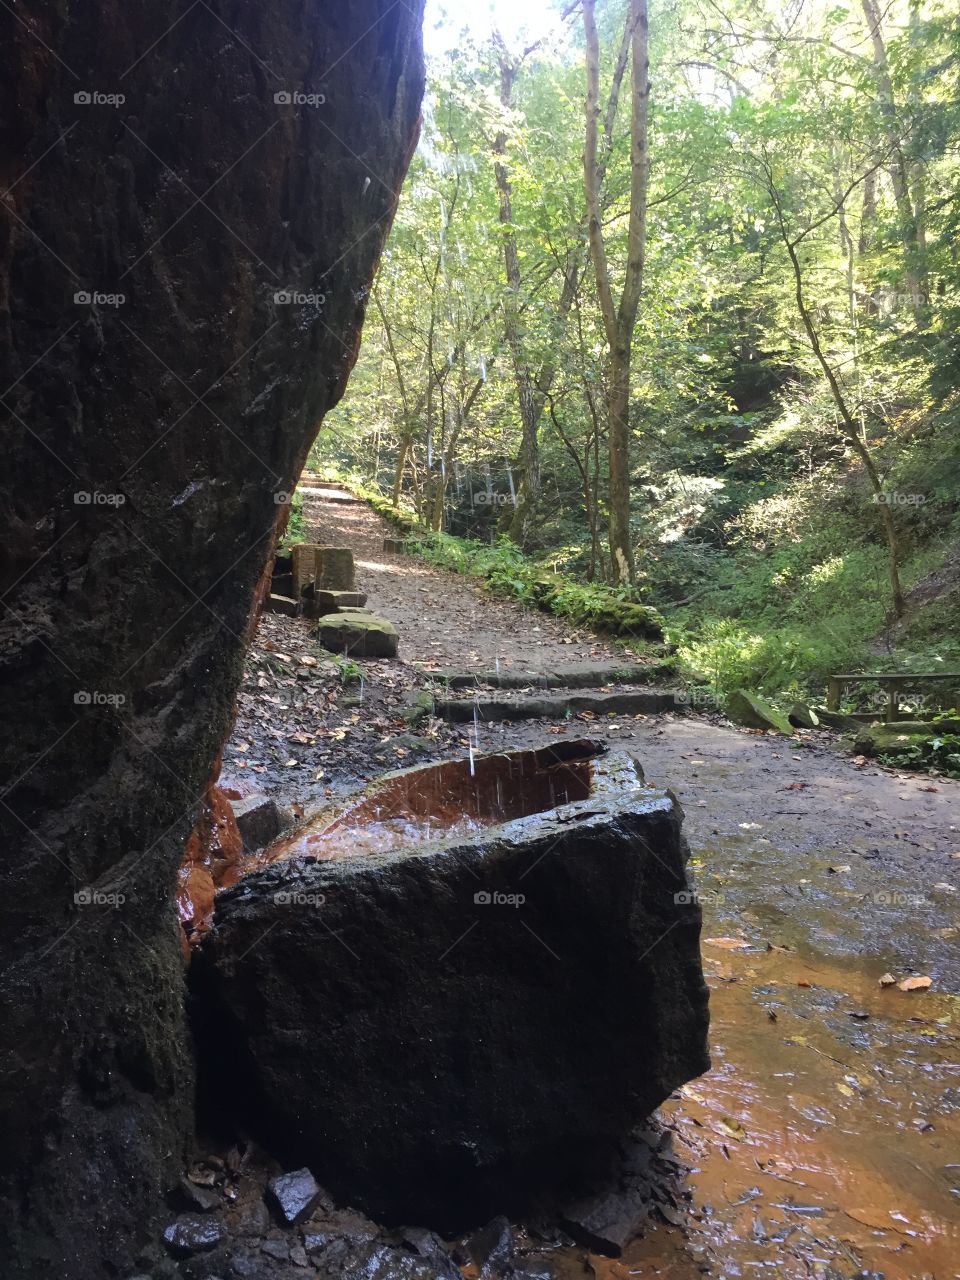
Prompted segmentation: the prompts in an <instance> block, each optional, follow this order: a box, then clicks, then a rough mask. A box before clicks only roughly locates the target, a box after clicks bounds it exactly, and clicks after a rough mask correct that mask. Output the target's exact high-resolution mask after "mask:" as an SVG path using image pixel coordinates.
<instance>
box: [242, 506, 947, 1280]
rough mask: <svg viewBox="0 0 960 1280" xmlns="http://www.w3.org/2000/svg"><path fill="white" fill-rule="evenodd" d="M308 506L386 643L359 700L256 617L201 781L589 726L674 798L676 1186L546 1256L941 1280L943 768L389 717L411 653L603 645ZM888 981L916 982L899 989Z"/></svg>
mask: <svg viewBox="0 0 960 1280" xmlns="http://www.w3.org/2000/svg"><path fill="white" fill-rule="evenodd" d="M307 512H308V517H309V518H310V520H311V521H312V529H311V536H312V537H313V538H315V539H316V540H317V541H329V542H336V543H340V544H343V545H351V546H353V547H354V550H355V553H356V555H357V576H358V581H359V585H360V586H361V588H362V589H364V590H366V591H368V594H369V596H370V600H369V603H370V605H371V607H374V608H376V609H377V610H378V611H379V612H382V613H384V614H385V615H386V616H387V617H389V618H390V619H391V620H392V621H393V622H394V623H395V624H396V625H397V627H398V630H399V631H400V635H401V642H400V643H401V649H400V660H399V661H397V662H364V663H363V664H361V669H362V673H363V677H364V680H363V687H362V696H361V690H360V688H359V687H358V685H357V684H355V683H354V684H346V685H344V684H342V683H341V676H340V674H339V673H338V671H337V670H336V669H335V667H334V665H333V660H332V659H331V658H330V657H323V656H322V655H320V654H319V652H318V651H317V649H316V647H315V645H314V644H313V642H312V641H311V638H310V634H309V630H308V624H307V623H305V622H304V621H303V620H301V619H287V618H278V617H275V616H267V617H265V618H264V619H263V620H262V623H261V628H260V632H259V633H258V636H257V638H256V641H255V643H254V646H253V649H252V651H251V654H250V657H249V659H248V674H247V681H246V683H245V686H244V692H243V694H242V696H241V704H240V715H239V718H238V723H237V727H236V730H235V732H234V736H233V738H232V740H231V743H230V744H229V745H228V749H227V753H226V757H225V766H224V775H223V777H222V779H221V782H222V784H223V785H225V786H227V787H231V786H235V787H237V788H239V789H245V790H246V791H247V792H249V791H250V790H261V791H266V792H268V793H270V794H273V795H275V796H277V797H278V798H279V799H282V800H283V801H284V802H285V803H287V804H293V805H295V806H301V807H303V808H308V809H309V808H311V807H314V806H316V805H318V804H326V805H328V806H329V805H331V804H334V803H336V802H338V801H339V800H340V799H341V797H342V796H343V795H344V794H345V793H346V792H347V791H349V789H350V788H352V787H355V786H356V785H357V784H358V783H361V784H362V783H364V782H371V781H374V780H375V779H377V778H378V777H379V776H380V775H382V774H383V773H384V772H385V771H387V770H390V769H396V768H398V767H404V766H406V765H409V764H413V763H421V762H426V761H438V762H439V761H443V760H455V761H456V760H458V761H461V762H462V761H464V760H467V759H468V758H469V753H470V751H471V750H473V751H475V752H477V753H490V752H497V751H505V750H510V749H516V748H520V747H525V746H534V745H536V746H542V745H543V744H544V743H545V742H549V741H555V742H563V741H565V740H567V739H575V738H579V737H584V736H587V735H589V737H590V738H592V739H599V740H601V741H603V742H606V743H607V744H609V745H610V746H612V747H615V748H617V749H619V750H626V751H628V752H630V753H631V754H633V755H634V756H635V757H636V758H637V759H638V761H639V762H640V764H641V766H642V768H643V770H644V773H645V775H646V779H647V781H648V782H651V783H654V784H657V785H660V786H667V787H670V788H672V789H673V790H674V792H675V793H676V794H677V796H678V798H679V800H680V802H681V804H682V806H683V808H684V811H685V815H686V818H685V832H686V835H687V839H688V840H689V842H690V845H691V851H692V867H693V872H694V875H695V877H696V880H697V884H698V888H699V892H700V895H701V901H702V904H703V910H704V934H703V938H704V943H703V955H704V964H705V969H706V972H707V977H708V981H709V984H710V987H711V1013H712V1027H711V1052H712V1056H713V1068H712V1070H711V1071H710V1072H709V1073H708V1074H707V1075H706V1076H704V1077H703V1078H702V1079H700V1080H697V1081H694V1082H693V1083H691V1084H690V1085H688V1086H686V1087H685V1088H684V1089H682V1090H680V1091H679V1092H678V1094H676V1095H674V1097H672V1098H671V1099H670V1100H669V1101H668V1103H667V1104H665V1106H664V1107H663V1108H662V1111H661V1115H660V1118H659V1123H661V1124H662V1125H663V1126H664V1127H665V1130H666V1131H668V1132H669V1133H670V1134H671V1136H672V1147H671V1154H670V1162H671V1165H672V1166H673V1167H675V1168H677V1169H679V1171H680V1173H681V1175H682V1176H681V1182H680V1186H681V1188H682V1190H681V1192H680V1194H679V1195H677V1196H674V1195H672V1194H671V1196H669V1197H665V1198H664V1202H663V1206H662V1211H658V1212H657V1213H656V1214H655V1215H654V1218H653V1219H652V1220H651V1221H649V1222H647V1224H646V1225H645V1226H644V1227H643V1229H642V1234H641V1235H640V1237H639V1238H638V1239H637V1240H636V1241H634V1242H633V1243H632V1244H630V1245H628V1246H627V1248H626V1249H625V1251H624V1253H623V1256H622V1257H620V1258H609V1257H604V1256H602V1255H601V1254H600V1253H598V1252H591V1251H589V1250H587V1249H585V1248H584V1247H582V1246H580V1245H577V1244H575V1243H573V1242H571V1240H570V1239H569V1237H565V1236H564V1235H563V1233H559V1232H558V1233H557V1234H555V1235H553V1236H551V1235H550V1234H549V1232H548V1233H547V1235H546V1236H545V1237H543V1238H539V1239H538V1244H537V1247H538V1249H539V1250H540V1251H541V1253H542V1255H543V1257H544V1258H545V1259H546V1262H545V1263H544V1265H545V1266H546V1265H548V1266H549V1268H550V1273H552V1274H554V1275H556V1276H557V1277H564V1278H566V1277H579V1276H602V1277H616V1278H617V1280H620V1278H621V1277H627V1276H632V1275H633V1276H635V1275H642V1276H659V1277H667V1278H670V1280H694V1277H699V1276H702V1275H709V1276H713V1277H717V1280H719V1278H720V1277H734V1276H737V1277H743V1276H763V1275H771V1276H776V1277H778V1280H780V1278H787V1280H793V1277H798V1278H799V1277H811V1276H813V1277H822V1278H823V1280H839V1278H842V1280H848V1278H850V1280H852V1278H853V1277H855V1276H883V1277H886V1280H921V1278H923V1277H932V1278H933V1280H946V1278H948V1277H956V1276H957V1275H960V1267H958V1261H957V1260H958V1259H960V1066H958V1059H960V1052H958V1049H960V998H958V995H957V993H958V992H960V946H958V943H960V910H958V907H960V784H958V783H957V782H953V781H950V780H946V779H941V778H937V777H931V776H925V775H916V774H910V773H903V772H898V771H895V770H891V769H888V768H884V767H882V766H879V765H876V764H875V763H873V762H866V761H862V760H861V761H859V762H858V761H855V760H853V759H851V758H850V757H849V756H847V755H844V754H842V753H840V752H839V751H838V750H837V746H836V742H835V741H834V739H833V738H832V737H831V735H829V734H827V733H808V732H803V731H798V733H797V734H796V735H795V736H794V737H792V738H789V739H787V738H783V737H780V736H773V735H768V734H764V733H760V732H754V731H749V730H742V729H736V728H734V727H732V726H730V725H729V724H725V723H723V722H722V721H720V720H719V719H718V718H716V717H713V718H706V717H703V716H694V715H690V714H686V713H684V712H683V711H682V710H678V712H677V713H669V714H664V715H657V716H635V717H630V716H626V717H624V716H619V717H618V716H613V717H607V718H599V717H595V716H593V715H591V714H590V713H582V714H580V715H576V716H573V717H571V718H569V719H567V720H565V721H563V722H560V723H551V722H547V721H530V722H521V723H517V722H514V723H510V724H503V723H483V722H478V723H477V724H476V725H471V726H449V725H444V724H441V723H439V722H437V721H428V722H427V723H426V724H425V725H424V726H423V727H420V728H418V729H417V730H416V731H415V732H412V731H411V730H410V728H409V726H408V725H407V723H406V721H405V720H404V717H403V710H404V707H405V705H406V702H407V700H408V699H409V697H410V695H411V694H413V693H416V692H417V691H418V690H422V689H424V688H426V687H429V683H430V677H429V670H428V668H430V667H456V668H458V669H461V670H469V669H478V670H486V669H489V668H490V667H492V666H493V665H494V661H495V660H496V659H498V658H499V660H500V661H501V663H503V664H504V665H507V666H509V665H511V664H512V665H514V666H516V667H517V668H518V669H528V668H529V667H531V666H539V667H541V668H542V669H545V670H546V669H551V668H553V667H556V666H563V665H575V664H583V663H585V662H590V661H597V660H602V659H610V658H611V657H617V656H618V655H619V651H618V649H617V647H616V646H615V645H613V644H610V643H608V642H606V641H601V640H597V639H596V638H594V637H590V636H588V635H585V634H584V633H582V632H579V631H575V630H573V631H567V629H566V628H565V627H564V625H563V624H562V623H561V622H559V621H558V620H556V619H551V618H546V617H544V616H543V615H540V614H534V613H529V612H527V611H525V610H523V609H521V608H519V607H518V606H515V605H513V604H511V603H509V602H503V601H490V600H489V599H488V597H487V596H486V594H485V593H484V592H482V591H481V590H480V589H479V588H478V587H477V586H476V585H475V584H471V583H470V582H469V581H467V580H465V579H461V578H458V577H457V576H456V575H452V574H449V573H445V572H442V571H440V570H435V569H432V568H430V567H429V566H424V565H422V564H420V563H419V562H417V561H414V560H412V559H408V558H406V557H402V556H385V555H383V553H382V552H381V551H380V550H379V547H380V545H381V541H382V538H383V536H384V535H386V536H391V531H390V529H389V527H387V526H385V525H384V524H383V522H382V521H380V520H379V518H378V517H377V516H376V515H374V513H372V512H371V511H370V510H369V509H368V508H367V507H365V506H363V505H362V504H360V505H354V504H344V503H327V502H324V501H323V499H322V498H318V497H316V496H312V497H311V498H310V499H308V507H307ZM568 642H569V643H568ZM278 653H279V654H282V655H284V656H285V657H286V658H287V659H288V661H287V662H281V661H279V660H278V659H277V657H276V655H277V654H278ZM304 656H305V657H312V658H314V659H315V660H316V662H315V665H312V666H304V665H302V663H301V662H300V658H301V657H304ZM291 690H292V691H293V692H291ZM304 690H306V691H307V692H306V693H303V691H304ZM291 761H292V762H293V763H290V762H291ZM228 794H229V793H228ZM889 977H892V978H893V979H895V980H896V981H895V982H894V983H893V984H888V985H883V984H881V979H884V980H885V981H886V980H887V979H888V978H889ZM910 977H914V978H916V977H922V978H929V979H930V985H929V987H928V988H927V989H917V990H913V991H905V990H901V988H900V986H899V983H901V982H903V981H904V980H906V979H908V978H910ZM521 1234H522V1233H521ZM538 1256H539V1255H538ZM518 1269H519V1263H518ZM462 1273H463V1274H464V1275H471V1274H474V1273H472V1272H470V1271H469V1269H468V1268H464V1269H462ZM265 1274H277V1275H286V1274H290V1275H293V1274H298V1275H304V1274H307V1275H309V1274H311V1273H310V1272H309V1270H308V1271H306V1272H305V1271H304V1270H302V1269H300V1268H299V1267H297V1268H294V1267H291V1268H289V1270H288V1271H284V1270H280V1271H277V1272H267V1273H265ZM544 1274H546V1273H544Z"/></svg>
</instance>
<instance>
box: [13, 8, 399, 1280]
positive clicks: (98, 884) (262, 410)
mask: <svg viewBox="0 0 960 1280" xmlns="http://www.w3.org/2000/svg"><path fill="white" fill-rule="evenodd" d="M422 8H423V6H422V3H418V0H411V2H410V3H404V4H395V3H392V2H391V0H352V2H351V3H350V4H349V5H330V4H325V3H320V2H319V0H306V2H304V0H275V3H272V4H271V5H270V6H269V7H265V6H263V5H262V4H259V3H254V2H253V0H238V2H237V3H233V4H231V5H229V6H223V5H220V4H218V3H213V4H195V5H190V4H188V3H184V4H181V5H174V6H170V5H156V4H152V3H147V0H129V2H128V3H125V4H123V5H121V6H118V5H115V4H107V3H105V0H88V2H87V3H83V4H69V5H54V6H35V5H33V6H12V5H5V6H0V107H2V114H3V118H4V120H5V122H6V128H5V134H4V171H5V180H4V188H5V190H6V195H5V198H4V201H3V202H2V204H0V296H2V298H3V304H2V307H0V336H2V340H0V387H2V388H4V397H3V405H2V407H0V422H2V426H3V431H4V467H3V475H2V478H0V507H2V511H3V515H2V519H0V548H2V551H0V593H2V594H3V596H4V604H5V610H4V613H3V617H2V620H0V683H2V685H3V689H4V696H3V699H2V711H0V739H2V748H0V751H2V754H0V789H2V790H3V792H4V800H5V803H4V806H3V809H2V810H0V839H2V843H3V848H4V851H5V860H4V868H3V876H4V878H3V883H2V890H3V891H2V894H0V902H2V911H3V929H2V939H3V941H2V944H0V945H2V954H0V968H2V971H3V975H4V976H3V979H2V988H0V999H2V1002H3V1006H4V1008H3V1011H2V1012H3V1018H4V1026H5V1036H4V1044H3V1056H2V1061H0V1128H2V1130H3V1133H4V1143H3V1145H2V1150H0V1184H2V1185H0V1219H2V1221H3V1226H4V1231H3V1233H2V1241H0V1270H2V1272H3V1274H4V1275H5V1276H10V1277H19V1276H27V1277H29V1280H43V1277H56V1278H57V1280H61V1278H62V1277H64V1276H69V1277H70V1280H86V1278H87V1277H90V1278H91V1280H101V1278H102V1277H103V1275H104V1274H120V1273H122V1270H123V1268H124V1267H125V1266H126V1265H127V1264H128V1263H129V1262H130V1261H131V1260H132V1257H131V1254H132V1251H133V1249H134V1246H133V1243H132V1242H133V1241H134V1240H135V1239H136V1238H137V1237H138V1235H139V1234H140V1233H142V1232H143V1231H145V1230H146V1229H147V1227H148V1224H149V1221H150V1217H151V1215H152V1214H153V1213H155V1212H156V1206H157V1205H158V1204H159V1202H160V1194H161V1191H162V1189H163V1188H164V1186H165V1185H167V1184H168V1183H169V1182H170V1181H171V1180H172V1176H173V1174H174V1173H175V1171H176V1169H177V1168H178V1166H179V1165H180V1164H181V1163H182V1156H183V1150H184V1147H185V1144H186V1141H187V1138H188V1134H189V1132H190V1129H191V1125H192V1105H191V1066H190V1061H189V1054H188V1050H187V1036H186V1027H185V1023H184V1017H183V999H182V960H181V955H180V948H179V944H178V933H177V919H176V910H175V906H174V895H175V887H176V878H177V869H178V865H179V863H180V856H181V853H182V850H183V847H184V844H185V841H186V839H187V836H188V835H189V833H190V831H191V829H192V827H193V825H194V820H195V817H196V811H197V807H198V802H199V799H200V797H201V794H202V791H203V788H204V786H205V785H206V783H207V782H208V781H209V778H210V772H211V765H212V762H213V760H214V758H215V757H216V755H217V752H218V751H219V750H220V747H221V745H222V743H223V740H224V738H225V737H226V735H227V732H228V728H229V725H230V721H231V717H232V714H233V704H234V695H235V692H236V688H237V685H238V682H239V680H240V676H241V663H242V655H243V650H244V643H245V637H246V634H247V629H248V625H249V623H250V621H251V613H252V610H253V602H254V597H255V595H258V594H259V593H260V592H262V591H263V590H264V589H265V588H266V586H267V584H268V578H269V573H268V565H269V561H270V558H271V554H272V549H273V541H274V538H275V531H276V526H277V522H278V516H280V518H281V519H282V518H283V516H284V513H285V508H284V507H283V506H282V505H278V495H279V494H280V493H281V492H282V491H289V490H291V489H292V488H293V482H294V480H295V477H296V475H297V474H298V473H299V471H300V469H301V465H302V462H303V458H304V456H305V453H306V451H307V448H308V446H309V443H310V441H311V440H312V439H313V437H314V435H315V433H316V430H317V425H318V423H319V422H320V420H321V419H322V417H323V415H324V413H325V412H326V410H327V409H328V408H329V407H330V406H331V405H332V404H334V403H335V402H336V401H337V399H338V398H339V396H340V395H341V394H342V391H343V388H344V385H345V381H346V378H347V375H348V373H349V371H350V368H351V367H352V364H353V362H354V359H355V353H356V345H357V339H358V331H359V326H360V324H361V321H362V318H363V311H364V305H365V300H366V293H367V289H368V287H369V284H370V281H371V278H372V275H373V269H374V265H375V262H376V259H377V257H378V254H379V249H380V246H381V244H382V241H383V238H384V236H385V235H386V232H387V230H388V227H389V223H390V220H391V217H392V215H393V211H394V207H395V202H396V193H397V191H398V189H399V186H400V182H401V179H402V176H403V173H404V170H405V167H406V163H407V160H408V158H409V155H410V152H411V150H412V147H413V144H414V141H415V136H416V130H417V120H418V115H419V105H420V97H421V93H422V65H421V57H420V48H419V47H420V22H421V17H422ZM317 81H322V83H316V82H317ZM292 89H296V90H297V91H298V92H300V91H304V92H307V93H321V92H322V94H323V95H324V100H325V106H324V110H323V120H322V122H321V120H320V113H319V111H317V110H313V109H311V108H310V107H308V106H297V105H296V104H294V103H291V102H290V93H289V90H292ZM91 91H96V92H97V93H98V94H100V95H112V101H111V103H110V105H104V104H103V103H99V104H98V103H94V102H93V101H92V99H91V96H90V93H91ZM278 93H279V94H280V97H279V98H278V96H277V95H278ZM371 172H372V173H374V174H375V175H376V178H377V181H375V182H373V183H372V184H371V180H370V174H371ZM331 175H333V176H331ZM287 290H290V291H296V295H297V296H298V297H301V296H302V297H305V298H307V299H313V301H312V302H311V301H309V300H308V301H307V302H305V303H298V302H296V301H289V300H288V301H286V302H285V303H284V304H283V305H280V304H278V302H277V297H278V294H281V295H283V298H286V296H287V295H286V293H285V292H284V291H287ZM321 297H322V299H323V301H322V303H321V301H320V299H321Z"/></svg>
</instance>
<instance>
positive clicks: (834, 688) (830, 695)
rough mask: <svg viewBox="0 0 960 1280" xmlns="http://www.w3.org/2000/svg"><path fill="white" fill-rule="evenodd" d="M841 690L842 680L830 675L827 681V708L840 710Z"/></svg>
mask: <svg viewBox="0 0 960 1280" xmlns="http://www.w3.org/2000/svg"><path fill="white" fill-rule="evenodd" d="M842 691H843V681H842V680H839V679H838V678H837V677H836V676H831V677H830V678H829V680H828V681H827V710H828V711H839V710H840V694H841V692H842Z"/></svg>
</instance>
